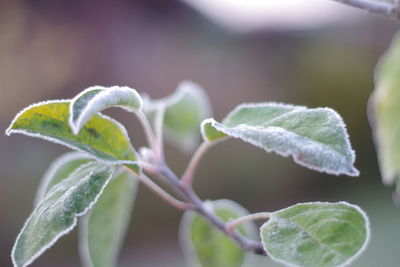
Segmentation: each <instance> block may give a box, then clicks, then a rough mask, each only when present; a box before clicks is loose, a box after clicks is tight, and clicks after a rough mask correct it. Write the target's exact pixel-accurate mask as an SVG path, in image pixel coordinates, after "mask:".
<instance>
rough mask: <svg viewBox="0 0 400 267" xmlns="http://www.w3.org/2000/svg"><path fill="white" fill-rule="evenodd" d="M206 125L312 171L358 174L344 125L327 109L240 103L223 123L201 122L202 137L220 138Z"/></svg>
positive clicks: (339, 118)
mask: <svg viewBox="0 0 400 267" xmlns="http://www.w3.org/2000/svg"><path fill="white" fill-rule="evenodd" d="M260 112H263V114H262V115H260ZM264 117H265V119H264ZM206 126H211V127H212V128H213V129H214V131H215V133H218V132H220V133H223V134H224V135H227V136H230V137H233V138H238V139H241V140H243V141H245V142H247V143H251V144H253V145H255V146H257V147H260V148H262V149H264V150H265V151H267V152H275V153H277V154H279V155H281V156H285V157H286V156H292V157H293V159H294V160H295V162H296V163H298V164H300V165H302V166H304V167H307V168H310V169H312V170H316V171H320V172H326V173H329V174H334V175H340V174H346V175H349V176H358V175H359V172H358V170H357V169H356V168H355V167H354V166H353V164H354V161H355V154H354V151H353V150H352V148H351V145H350V141H349V137H348V134H347V131H346V127H345V124H344V123H343V120H342V118H341V117H340V116H339V115H338V114H337V113H336V112H335V111H334V110H332V109H329V108H315V109H307V108H305V107H303V106H292V105H286V104H279V103H257V104H242V105H240V106H238V107H237V108H235V109H234V110H233V111H232V112H230V113H229V114H228V116H227V117H226V118H225V119H224V120H223V122H222V123H219V122H217V121H215V120H214V119H207V120H205V121H203V123H202V135H203V138H204V139H205V140H206V141H210V140H211V141H212V140H219V139H220V138H216V139H213V138H212V136H207V133H206V130H205V127H206ZM215 133H213V134H215ZM215 135H216V134H215Z"/></svg>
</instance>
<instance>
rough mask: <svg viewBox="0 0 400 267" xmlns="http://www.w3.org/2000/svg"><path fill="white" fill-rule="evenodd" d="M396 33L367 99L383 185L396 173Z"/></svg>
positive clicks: (399, 93)
mask: <svg viewBox="0 0 400 267" xmlns="http://www.w3.org/2000/svg"><path fill="white" fill-rule="evenodd" d="M399 103H400V35H397V37H396V38H395V39H394V40H393V43H392V45H391V47H390V49H389V50H388V51H387V52H386V54H385V55H384V56H383V57H382V58H381V59H380V61H379V63H378V67H377V69H376V72H375V90H374V92H373V93H372V95H371V97H370V100H369V110H368V111H369V112H368V117H369V120H370V124H371V126H372V129H373V132H374V137H375V145H376V147H377V152H378V160H379V166H380V169H381V173H382V179H383V182H384V183H385V184H388V185H391V184H393V183H394V182H395V180H396V178H397V179H398V178H399V176H400V139H399V136H400V108H399Z"/></svg>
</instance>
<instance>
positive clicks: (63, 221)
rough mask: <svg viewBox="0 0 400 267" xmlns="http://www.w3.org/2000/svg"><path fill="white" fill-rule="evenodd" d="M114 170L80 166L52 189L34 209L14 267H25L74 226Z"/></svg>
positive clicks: (20, 238) (95, 164) (100, 165)
mask: <svg viewBox="0 0 400 267" xmlns="http://www.w3.org/2000/svg"><path fill="white" fill-rule="evenodd" d="M114 168H115V167H112V166H109V165H105V164H104V163H101V162H91V163H88V164H86V165H83V166H82V167H81V168H79V169H78V170H76V171H75V172H74V173H72V174H71V175H70V176H69V177H68V178H67V179H64V180H62V181H61V182H60V183H59V184H57V185H56V186H54V187H53V188H52V189H51V190H50V191H49V192H48V193H47V195H46V197H45V199H43V201H42V202H41V203H40V204H39V205H38V206H37V207H36V208H35V210H34V211H33V212H32V214H31V215H30V217H29V218H28V220H27V221H26V222H25V225H24V227H23V228H22V230H21V232H20V233H19V235H18V237H17V240H16V242H15V245H14V247H13V250H12V260H13V263H14V266H18V267H20V266H27V265H29V264H31V263H32V262H33V261H34V260H35V259H36V258H37V257H39V256H40V255H41V254H42V253H43V252H44V251H45V250H47V249H48V248H50V247H51V246H52V245H53V244H54V243H55V242H56V241H57V240H58V239H59V238H60V237H61V236H63V235H65V234H67V233H68V232H70V231H71V230H72V229H73V228H74V227H75V225H76V221H77V217H78V216H82V215H84V214H85V213H86V212H87V211H88V210H89V209H90V207H91V206H92V205H93V204H94V203H95V202H96V201H97V199H98V197H99V195H100V194H101V192H102V191H103V189H104V187H105V186H106V185H107V183H108V182H109V180H110V178H111V177H112V173H113V171H114Z"/></svg>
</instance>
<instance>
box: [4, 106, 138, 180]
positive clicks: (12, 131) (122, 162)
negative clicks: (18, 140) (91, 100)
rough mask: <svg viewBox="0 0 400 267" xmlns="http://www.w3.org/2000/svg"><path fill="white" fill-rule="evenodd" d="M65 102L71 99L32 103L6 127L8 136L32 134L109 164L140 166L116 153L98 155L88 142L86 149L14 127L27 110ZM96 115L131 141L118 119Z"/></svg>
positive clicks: (66, 141)
mask: <svg viewBox="0 0 400 267" xmlns="http://www.w3.org/2000/svg"><path fill="white" fill-rule="evenodd" d="M57 103H60V104H64V103H70V100H68V99H57V100H47V101H41V102H38V103H34V104H31V105H29V106H27V107H25V108H24V109H22V110H21V111H19V112H18V113H17V115H15V117H14V118H13V120H12V122H11V124H10V126H9V127H8V128H7V129H6V131H5V134H6V135H7V136H10V135H11V134H23V135H26V136H31V137H35V138H39V139H43V140H45V141H48V142H52V143H55V144H60V145H63V146H66V147H68V148H70V149H72V150H76V151H78V152H81V153H84V154H86V155H88V156H89V157H91V158H93V159H96V160H98V161H101V162H103V163H106V164H108V165H134V166H138V163H137V161H136V160H135V161H133V160H121V159H118V158H116V157H115V156H114V155H112V158H111V157H110V158H108V157H107V158H106V157H100V156H97V155H96V153H95V152H94V150H95V149H93V148H91V147H90V146H89V145H88V144H84V145H85V149H83V148H82V147H80V146H76V145H74V144H73V143H71V142H69V140H68V139H64V138H63V139H61V138H57V137H53V136H49V135H46V134H43V133H40V132H37V131H32V130H30V129H24V128H17V129H15V128H13V127H14V125H15V124H16V122H17V121H18V119H19V118H20V116H21V115H22V114H24V113H25V112H28V111H29V110H30V109H32V108H35V107H40V106H45V105H47V104H57ZM96 116H98V117H100V118H101V119H104V120H107V121H109V122H111V123H112V124H114V125H115V126H116V127H117V128H118V130H120V132H121V134H122V135H123V137H124V138H125V139H126V141H127V143H129V144H130V143H131V141H130V138H129V135H128V132H127V131H126V129H125V127H124V126H123V125H122V124H121V123H120V122H118V121H116V120H114V119H113V118H111V117H109V116H106V115H103V114H101V113H97V114H96ZM133 153H134V155H135V158H136V152H135V151H134V150H133ZM140 172H141V169H140V168H139V173H140Z"/></svg>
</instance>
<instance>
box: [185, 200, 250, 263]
mask: <svg viewBox="0 0 400 267" xmlns="http://www.w3.org/2000/svg"><path fill="white" fill-rule="evenodd" d="M207 205H209V208H210V209H213V210H214V212H215V214H216V215H217V216H218V217H220V218H221V219H222V220H223V221H225V222H227V221H229V220H230V219H235V218H238V217H241V216H244V215H247V214H248V212H247V211H246V210H245V209H244V208H243V207H241V206H240V205H238V204H237V203H235V202H233V201H230V200H217V201H213V202H208V203H207ZM238 230H239V231H240V232H241V233H242V234H244V235H245V236H247V237H249V238H256V235H257V234H256V227H255V225H254V224H253V223H248V224H244V225H242V226H241V227H239V228H238ZM180 234H181V236H180V239H181V245H182V246H181V247H182V249H183V251H184V256H185V260H186V262H187V265H188V266H202V267H221V266H229V267H240V266H242V264H243V263H244V262H245V258H246V254H245V252H244V251H243V250H241V249H240V248H239V247H238V246H237V245H236V244H235V243H234V242H233V241H232V240H231V239H229V238H228V237H227V236H225V235H224V234H222V233H221V232H220V231H219V230H217V229H215V227H214V226H212V225H211V224H210V223H209V222H207V221H206V220H205V219H204V218H203V217H201V216H199V215H197V214H196V213H194V212H192V211H189V212H186V213H185V214H184V217H183V219H182V223H181V226H180Z"/></svg>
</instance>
